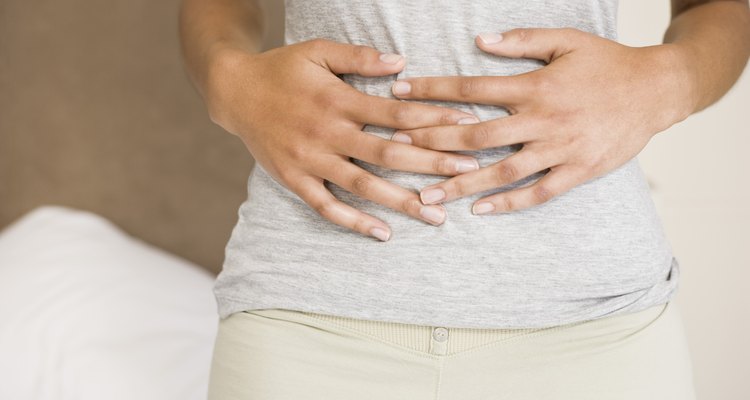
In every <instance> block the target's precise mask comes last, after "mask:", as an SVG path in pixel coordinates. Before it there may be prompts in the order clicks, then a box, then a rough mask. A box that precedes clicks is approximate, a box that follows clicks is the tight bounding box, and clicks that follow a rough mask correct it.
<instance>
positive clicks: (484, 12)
mask: <svg viewBox="0 0 750 400" xmlns="http://www.w3.org/2000/svg"><path fill="white" fill-rule="evenodd" d="M616 9H617V4H616V1H593V0H592V1H563V0H554V1H541V0H512V1H502V0H501V1H449V0H440V1H404V0H401V1H399V0H387V1H344V0H333V1H330V0H329V1H322V0H304V1H303V0H287V1H286V13H287V16H286V42H287V44H291V43H295V42H299V41H304V40H308V39H313V38H325V39H330V40H334V41H338V42H347V43H353V44H363V45H368V46H372V47H375V48H376V49H378V50H380V51H382V52H389V53H398V54H402V55H404V56H405V57H406V58H407V66H406V68H405V69H404V71H403V72H402V73H400V74H399V75H398V78H401V77H412V76H428V75H514V74H518V73H523V72H526V71H530V70H533V69H536V68H541V67H543V63H542V62H541V61H536V60H528V59H508V58H502V57H497V56H492V55H489V54H486V53H483V52H481V51H480V50H479V49H478V48H476V46H475V45H474V37H475V35H476V34H477V33H480V32H488V31H489V32H502V31H505V30H509V29H512V28H517V27H575V28H578V29H581V30H585V31H588V32H591V33H595V34H597V35H600V36H603V37H606V38H609V39H613V40H614V39H616V24H615V22H616ZM396 78H397V77H396V76H388V77H376V78H372V77H370V78H365V77H359V76H354V75H346V76H344V80H345V81H346V82H348V83H350V84H351V85H353V86H354V87H355V88H357V89H359V90H360V91H362V92H364V93H367V94H370V95H376V96H384V97H392V95H391V94H390V86H391V84H392V83H393V81H394V80H395V79H396ZM435 104H439V105H445V106H451V107H456V108H459V109H462V110H465V111H468V112H471V113H473V114H475V115H477V116H478V117H479V118H480V119H481V120H488V119H492V118H500V117H504V116H506V115H507V112H506V111H505V110H504V109H502V108H498V107H492V106H482V105H468V104H456V103H441V102H438V103H435ZM365 131H366V132H368V134H373V135H377V136H380V137H382V138H384V139H387V138H388V137H389V136H390V134H391V133H392V131H393V130H392V129H385V128H379V127H372V126H367V127H365ZM549 134H554V132H550V133H549ZM520 147H521V145H513V146H505V147H499V148H495V149H489V150H482V151H476V152H463V153H465V154H470V155H473V156H475V157H477V159H478V160H479V162H480V165H481V166H486V165H489V164H491V163H493V162H496V161H499V160H501V159H503V158H505V157H507V156H509V155H510V154H512V153H513V152H515V151H517V150H518V149H520ZM354 162H355V163H356V164H357V165H359V166H361V167H362V168H364V169H366V170H368V171H370V172H373V173H374V174H376V175H378V176H381V177H383V178H385V179H387V180H389V181H391V182H394V183H396V184H398V185H400V186H403V187H405V188H407V189H411V190H414V191H418V190H419V189H421V188H422V187H424V186H427V185H430V184H433V183H436V182H438V181H440V180H442V179H446V178H445V177H439V176H430V175H423V174H416V173H409V172H401V171H394V170H387V169H383V168H380V167H377V166H375V165H371V164H367V163H365V162H361V161H358V160H354ZM540 176H542V173H541V172H540V173H537V174H534V175H531V176H529V177H527V178H525V179H522V180H520V181H518V182H515V183H513V184H510V185H507V186H505V187H503V188H498V189H496V190H492V191H488V192H483V193H481V194H477V195H473V196H468V197H466V198H463V199H459V200H455V201H452V202H448V203H445V207H446V209H447V214H448V217H447V219H446V222H445V223H444V224H443V225H441V226H439V227H434V226H431V225H428V224H426V223H424V222H421V221H419V220H416V219H413V218H411V217H408V216H406V215H403V214H400V213H398V212H396V211H393V210H390V209H388V208H385V207H384V206H381V205H378V204H375V203H372V202H369V201H367V200H363V199H361V198H358V197H357V196H355V195H353V194H351V193H348V192H346V191H344V190H343V189H341V188H339V187H338V186H336V185H334V184H330V183H326V185H327V187H328V188H329V189H330V190H331V191H332V193H333V194H334V195H335V196H336V197H337V198H339V199H340V200H342V201H344V202H345V203H347V204H349V205H352V206H354V207H356V208H358V209H361V210H363V211H365V212H367V213H370V214H372V215H374V216H375V217H378V218H381V219H382V220H384V221H386V222H387V223H388V224H389V225H390V227H391V229H392V236H391V239H390V240H389V241H388V242H378V241H376V240H374V239H372V238H369V237H364V236H361V235H359V234H357V233H354V232H351V231H349V230H347V229H345V228H342V227H339V226H336V225H334V224H332V223H330V222H328V221H327V220H325V219H323V218H322V217H321V216H319V215H318V214H316V213H315V212H314V211H313V210H312V209H310V208H309V207H308V206H307V205H306V204H305V203H304V202H303V201H302V200H300V199H299V198H298V197H297V196H296V195H295V194H293V193H292V192H290V191H288V190H287V189H286V188H284V187H283V186H281V185H279V184H278V183H276V182H275V181H274V180H273V179H272V178H271V177H270V176H269V175H268V174H267V173H266V172H265V171H264V170H263V168H262V167H261V166H259V165H256V167H255V170H254V171H253V173H252V176H251V178H250V181H249V187H248V190H249V197H248V199H247V201H246V202H245V203H244V204H243V205H242V207H241V208H240V212H239V221H238V223H237V225H236V227H235V229H234V231H233V234H232V237H231V239H230V241H229V244H228V246H227V253H226V260H225V264H224V270H223V271H222V273H221V274H220V276H219V277H218V279H217V283H216V287H215V293H216V295H217V299H218V301H219V308H220V314H221V315H222V317H226V316H228V315H229V314H230V313H232V312H236V311H239V310H244V309H249V308H271V307H274V308H291V309H297V310H303V311H310V312H320V313H329V314H335V315H342V316H349V317H353V318H366V319H377V320H390V321H395V322H399V321H400V322H406V323H418V324H430V325H443V326H456V327H458V326H466V327H488V328H489V327H508V328H511V327H514V328H521V327H542V326H550V325H556V324H562V323H569V322H574V321H579V320H585V319H592V318H597V317H601V316H604V315H607V314H612V313H623V312H627V311H637V310H641V309H645V308H647V307H649V306H652V305H655V304H659V303H663V302H665V301H667V300H668V299H669V298H671V296H673V295H674V294H675V293H676V288H677V279H678V273H679V265H678V262H677V260H676V258H674V257H673V255H672V251H671V247H670V245H669V243H668V241H667V239H666V238H665V236H664V233H663V230H662V226H661V222H660V219H659V216H658V215H657V213H656V210H655V208H654V205H653V202H652V199H651V197H650V192H649V187H648V184H647V182H646V179H645V176H644V174H643V172H642V170H641V168H640V166H639V164H638V161H637V158H633V159H632V160H630V161H629V162H627V163H626V164H624V165H623V166H622V167H620V168H618V169H616V170H614V171H611V172H610V173H608V174H606V175H603V176H600V177H598V178H594V179H592V180H590V181H588V182H586V183H584V184H582V185H579V186H577V187H575V188H573V189H571V190H569V191H568V192H566V193H564V194H562V195H560V196H558V197H556V198H554V199H552V200H550V201H548V202H546V203H544V204H541V205H538V206H535V207H532V208H527V209H523V210H517V211H513V212H510V213H503V214H496V215H486V216H476V215H473V214H472V213H471V205H472V203H473V202H474V201H476V200H477V199H479V198H481V197H483V196H486V195H488V194H491V193H494V192H497V191H505V190H511V189H514V188H517V187H519V186H524V185H526V184H528V183H531V182H533V181H536V180H537V179H538V178H539V177H540Z"/></svg>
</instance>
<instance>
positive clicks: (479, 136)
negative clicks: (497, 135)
mask: <svg viewBox="0 0 750 400" xmlns="http://www.w3.org/2000/svg"><path fill="white" fill-rule="evenodd" d="M491 136H492V130H491V129H490V127H489V126H487V125H477V127H476V128H474V129H472V130H470V131H469V132H468V134H466V135H465V136H464V145H466V147H468V148H469V149H472V150H479V149H483V148H485V147H487V146H488V145H489V143H490V137H491Z"/></svg>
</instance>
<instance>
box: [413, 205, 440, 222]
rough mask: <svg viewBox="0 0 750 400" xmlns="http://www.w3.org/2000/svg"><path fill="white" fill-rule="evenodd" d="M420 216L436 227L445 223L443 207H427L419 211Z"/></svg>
mask: <svg viewBox="0 0 750 400" xmlns="http://www.w3.org/2000/svg"><path fill="white" fill-rule="evenodd" d="M419 215H421V216H422V218H424V219H426V220H428V221H430V222H431V223H433V224H436V225H439V224H442V223H443V221H445V211H443V207H434V206H433V207H430V206H425V207H422V208H420V209H419Z"/></svg>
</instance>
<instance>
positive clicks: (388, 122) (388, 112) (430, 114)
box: [204, 39, 479, 241]
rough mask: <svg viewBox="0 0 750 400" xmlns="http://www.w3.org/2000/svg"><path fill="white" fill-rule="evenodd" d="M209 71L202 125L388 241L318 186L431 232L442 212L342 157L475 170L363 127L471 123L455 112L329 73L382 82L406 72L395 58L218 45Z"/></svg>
mask: <svg viewBox="0 0 750 400" xmlns="http://www.w3.org/2000/svg"><path fill="white" fill-rule="evenodd" d="M212 60H213V61H212V62H211V64H210V67H209V70H208V79H207V90H206V93H205V95H204V97H205V100H206V104H207V107H208V112H209V115H210V117H211V120H212V121H214V122H215V123H216V124H218V125H220V126H221V127H223V128H224V129H226V130H227V131H229V132H230V133H232V134H235V135H237V136H239V137H240V138H241V139H242V141H243V142H244V143H245V145H246V146H247V148H248V150H249V151H250V153H251V154H252V156H253V157H254V158H255V161H256V162H258V163H260V165H261V166H262V167H263V169H265V170H266V171H267V172H268V173H269V174H270V175H271V176H272V177H273V178H274V179H275V180H276V181H277V182H279V183H281V184H282V185H284V186H285V187H286V188H288V189H289V190H291V191H292V192H294V193H295V194H297V195H298V196H299V197H300V198H301V199H302V200H303V201H304V202H305V203H307V204H308V205H309V206H310V207H312V208H313V209H314V210H315V211H316V212H318V213H319V214H320V215H321V216H323V217H324V218H326V219H328V220H329V221H331V222H333V223H335V224H337V225H340V226H343V227H346V228H349V229H352V230H354V231H357V232H359V233H362V234H365V235H370V236H373V237H375V238H377V239H380V240H383V241H385V240H388V239H389V238H390V235H391V230H390V228H389V227H388V225H387V224H386V223H385V222H383V221H381V220H380V219H377V218H375V217H373V216H371V215H369V214H367V213H364V212H362V211H360V210H357V209H356V208H353V207H351V206H349V205H347V204H345V203H343V202H342V201H340V200H338V199H336V197H335V196H334V195H333V194H332V193H331V192H330V191H329V190H328V189H327V188H326V187H325V186H324V180H327V181H330V182H333V183H335V184H336V185H338V186H340V187H342V188H343V189H345V190H347V191H350V192H352V193H354V194H356V195H358V196H360V197H363V198H366V199H368V200H371V201H373V202H376V203H378V204H381V205H384V206H386V207H389V208H391V209H393V210H396V211H399V212H403V213H405V214H407V215H410V216H412V217H414V218H418V219H421V220H423V221H425V222H428V223H430V224H433V225H440V224H442V223H443V221H444V220H445V216H446V215H445V208H444V207H443V206H442V205H424V204H422V202H421V201H420V199H419V194H418V193H416V192H412V191H410V190H407V189H405V188H402V187H400V186H398V185H396V184H393V183H391V182H388V181H387V180H385V179H382V178H380V177H378V176H376V175H373V174H372V173H370V172H368V171H366V170H364V169H362V168H360V167H359V166H357V165H356V164H354V163H352V162H351V161H350V157H351V158H355V159H358V160H362V161H365V162H368V163H371V164H376V165H379V166H382V167H385V168H389V169H397V170H402V171H411V172H417V173H424V174H434V175H442V176H454V175H457V174H460V173H463V172H469V171H473V170H477V169H478V168H479V164H478V163H477V160H476V159H474V158H472V157H469V156H465V155H461V154H455V153H450V152H441V151H436V150H429V149H424V148H419V147H416V146H411V145H409V144H406V143H399V142H396V141H391V140H385V139H382V138H380V137H377V136H375V135H373V134H370V133H367V132H363V131H362V128H363V127H364V125H366V124H367V125H376V126H382V127H390V128H395V129H402V130H404V129H415V128H421V127H428V126H436V125H448V124H459V123H474V122H478V120H477V119H476V117H474V116H473V115H471V114H467V113H464V112H461V111H458V110H452V109H449V108H443V107H437V106H432V105H426V104H420V103H415V102H405V101H400V100H395V99H387V98H383V97H377V96H369V95H366V94H364V93H361V92H360V91H358V90H356V89H355V88H354V87H352V86H351V85H349V84H347V83H345V82H344V81H342V80H341V79H340V78H339V77H337V76H336V75H337V74H358V75H362V76H385V75H391V74H395V73H398V72H399V71H401V70H402V69H403V68H404V66H405V61H404V59H403V57H401V56H398V55H394V54H382V53H380V52H378V51H377V50H375V49H373V48H370V47H365V46H358V45H350V44H342V43H336V42H332V41H328V40H323V39H315V40H310V41H306V42H301V43H297V44H292V45H288V46H283V47H279V48H276V49H272V50H269V51H266V52H263V53H252V52H249V51H245V50H240V49H234V48H225V49H222V50H220V51H217V52H216V53H215V55H214V56H213V58H212Z"/></svg>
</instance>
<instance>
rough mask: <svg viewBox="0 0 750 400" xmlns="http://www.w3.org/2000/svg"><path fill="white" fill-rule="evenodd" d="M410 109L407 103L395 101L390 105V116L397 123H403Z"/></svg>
mask: <svg viewBox="0 0 750 400" xmlns="http://www.w3.org/2000/svg"><path fill="white" fill-rule="evenodd" d="M411 110H412V108H411V106H410V105H408V104H401V103H396V104H394V105H393V106H392V107H391V110H390V111H391V112H390V114H391V118H392V119H393V121H394V122H395V123H397V124H404V123H406V122H408V121H409V117H410V115H411Z"/></svg>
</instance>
